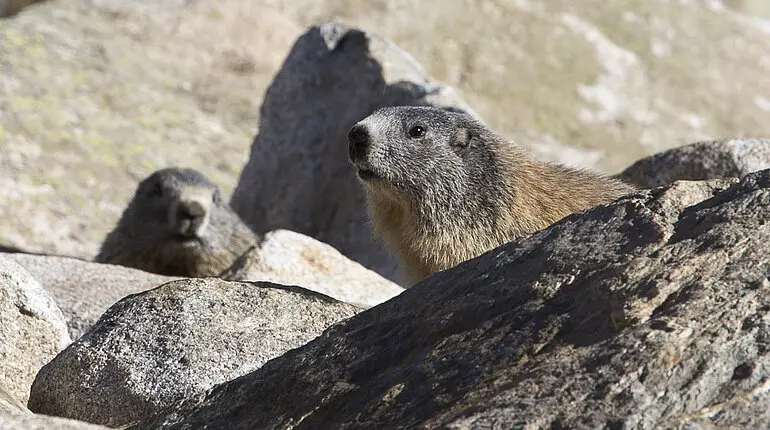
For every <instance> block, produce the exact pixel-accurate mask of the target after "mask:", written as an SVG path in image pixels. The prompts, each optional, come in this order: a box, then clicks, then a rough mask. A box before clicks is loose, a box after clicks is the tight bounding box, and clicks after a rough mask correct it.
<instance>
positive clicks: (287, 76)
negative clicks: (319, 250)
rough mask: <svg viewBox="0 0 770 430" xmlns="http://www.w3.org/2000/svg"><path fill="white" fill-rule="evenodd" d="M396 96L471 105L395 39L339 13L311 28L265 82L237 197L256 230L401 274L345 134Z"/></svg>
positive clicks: (241, 210)
mask: <svg viewBox="0 0 770 430" xmlns="http://www.w3.org/2000/svg"><path fill="white" fill-rule="evenodd" d="M394 104H409V105H411V104H432V105H436V106H455V107H462V108H466V109H468V108H467V106H465V104H464V103H463V102H462V101H461V100H460V99H459V97H458V96H457V95H456V94H455V92H454V90H452V89H451V88H449V87H447V86H445V85H442V84H440V83H438V82H434V81H432V80H430V78H429V76H428V74H427V72H426V71H425V70H423V68H422V66H421V65H420V64H418V63H417V61H416V60H415V59H414V58H412V56H411V55H410V54H408V53H407V52H405V51H403V50H402V49H401V48H399V47H398V46H396V45H394V44H393V43H391V42H390V41H387V40H385V39H382V38H380V37H378V36H376V35H374V34H370V33H365V32H364V31H362V30H360V29H356V28H351V27H345V26H343V25H341V24H337V23H333V22H326V23H323V24H320V25H317V26H313V27H311V28H310V29H309V30H308V31H307V32H306V33H305V34H304V35H302V36H301V37H300V38H299V39H298V40H297V42H296V43H295V45H294V47H293V48H292V50H291V52H290V53H289V55H288V56H287V58H286V61H285V62H284V64H283V66H282V67H281V70H280V71H279V72H278V74H277V75H276V77H275V80H274V81H273V83H272V85H271V86H270V88H269V89H268V90H267V93H266V95H265V99H264V102H263V104H262V109H261V111H260V124H259V134H257V136H256V138H255V139H254V142H253V144H252V146H251V155H250V157H249V161H248V163H247V164H246V166H245V167H244V168H243V171H242V172H241V177H240V179H239V181H238V185H237V186H236V188H235V190H234V191H233V196H232V199H231V201H230V205H231V206H232V208H233V209H234V210H235V211H236V212H237V213H238V214H239V215H240V216H241V218H242V219H243V220H244V221H245V222H246V223H247V224H249V225H251V226H252V227H253V228H254V229H255V230H256V231H257V232H258V233H266V232H267V231H270V230H274V229H279V228H281V229H288V230H293V231H297V232H299V233H303V234H306V235H308V236H311V237H314V238H316V239H318V240H321V241H323V242H325V243H328V244H330V245H332V246H333V247H335V248H337V249H338V250H339V251H340V252H342V253H343V254H344V255H346V256H348V257H349V258H351V259H353V260H356V261H358V262H360V263H361V264H363V265H364V266H366V267H368V268H370V269H373V270H375V271H377V272H378V273H380V274H382V275H384V276H386V277H389V278H390V279H394V280H401V277H400V276H399V274H398V271H397V263H396V260H395V258H394V257H393V256H392V255H391V254H390V253H389V252H387V251H386V250H385V249H384V248H383V246H382V245H381V244H380V243H379V241H377V240H376V239H375V238H373V236H372V234H371V228H370V227H369V224H368V221H367V214H366V206H365V200H364V195H363V192H362V190H361V188H360V184H358V182H357V180H356V177H355V172H354V169H352V168H351V166H350V163H349V161H348V158H347V143H346V142H347V140H346V136H347V133H348V131H349V130H350V127H351V126H352V125H353V124H355V123H356V122H357V121H359V120H361V119H362V118H364V117H366V116H367V115H369V114H370V113H371V112H372V111H374V110H375V109H376V108H377V107H379V106H387V105H394Z"/></svg>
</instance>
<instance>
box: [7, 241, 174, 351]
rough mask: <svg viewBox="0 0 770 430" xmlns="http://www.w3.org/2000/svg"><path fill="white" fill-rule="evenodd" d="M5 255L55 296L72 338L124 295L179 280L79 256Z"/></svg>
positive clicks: (79, 334)
mask: <svg viewBox="0 0 770 430" xmlns="http://www.w3.org/2000/svg"><path fill="white" fill-rule="evenodd" d="M3 257H4V258H7V259H8V260H12V261H15V262H16V263H18V264H19V265H20V266H22V267H24V268H25V269H26V270H27V271H28V272H29V273H31V274H32V276H34V277H35V279H36V280H38V281H39V282H40V284H42V286H43V287H44V288H45V289H46V290H47V291H48V292H49V293H50V294H51V295H52V296H53V298H54V299H55V300H56V303H57V304H58V305H59V308H60V309H61V311H62V313H63V314H64V317H65V319H66V321H67V327H68V329H69V334H70V336H71V337H72V339H77V338H79V337H80V336H81V335H82V334H83V333H85V331H86V330H88V329H89V328H90V327H91V326H92V325H93V324H94V323H95V322H96V320H97V319H99V317H100V316H101V315H102V314H103V313H104V311H106V310H107V309H108V308H109V307H110V306H112V305H113V304H115V302H117V301H119V300H120V299H122V298H123V297H126V296H128V295H131V294H135V293H139V292H142V291H146V290H149V289H152V288H155V287H157V286H159V285H162V284H165V283H166V282H169V281H171V280H174V279H179V278H178V277H171V276H161V275H156V274H154V273H147V272H143V271H141V270H136V269H131V268H128V267H122V266H114V265H111V264H98V263H92V262H90V261H84V260H81V259H77V258H69V257H60V256H53V255H33V254H24V253H16V254H6V255H3Z"/></svg>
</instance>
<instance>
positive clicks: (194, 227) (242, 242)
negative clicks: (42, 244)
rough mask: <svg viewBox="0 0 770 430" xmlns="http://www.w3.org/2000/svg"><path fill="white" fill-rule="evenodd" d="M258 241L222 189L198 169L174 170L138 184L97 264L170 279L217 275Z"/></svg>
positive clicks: (164, 171)
mask: <svg viewBox="0 0 770 430" xmlns="http://www.w3.org/2000/svg"><path fill="white" fill-rule="evenodd" d="M259 242H260V239H259V236H258V235H256V234H255V233H254V232H252V231H251V230H250V229H249V228H248V227H247V226H246V224H244V223H243V222H242V220H241V219H240V218H239V217H238V215H236V214H235V212H233V211H232V210H231V209H230V207H229V206H228V205H227V203H225V202H224V201H223V200H222V197H221V195H220V191H219V187H217V186H216V185H215V184H213V183H212V182H211V181H209V180H208V178H206V176H204V175H203V174H202V173H200V172H198V171H197V170H194V169H187V168H177V167H171V168H165V169H160V170H158V171H156V172H154V173H152V174H151V175H150V176H148V177H147V178H145V179H144V180H142V181H141V182H140V183H139V185H138V186H137V189H136V192H135V194H134V197H133V199H132V200H131V202H130V203H129V204H128V207H127V208H126V209H125V211H124V212H123V214H122V215H121V217H120V221H118V225H117V226H116V227H115V229H114V230H112V231H111V232H110V233H109V234H108V235H107V237H106V238H105V240H104V242H103V243H102V246H101V250H100V251H99V254H98V255H97V256H96V257H95V258H94V261H96V262H99V263H110V264H116V265H121V266H127V267H133V268H136V269H141V270H144V271H147V272H153V273H158V274H162V275H170V276H187V277H205V276H219V275H220V274H221V273H223V272H224V271H226V270H227V269H228V268H230V267H231V265H232V264H233V263H234V262H235V261H236V260H237V259H238V258H239V257H240V256H242V255H244V254H246V253H247V252H249V251H250V250H251V249H253V248H254V247H255V246H258V245H259Z"/></svg>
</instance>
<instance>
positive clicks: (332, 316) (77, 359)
mask: <svg viewBox="0 0 770 430" xmlns="http://www.w3.org/2000/svg"><path fill="white" fill-rule="evenodd" d="M358 311H359V309H358V308H356V307H354V306H352V305H349V304H345V303H341V302H338V301H336V300H333V299H331V298H329V297H327V296H323V295H321V294H318V293H312V292H310V291H308V290H303V289H301V288H294V287H282V286H280V285H275V284H268V283H254V284H250V283H230V282H226V281H223V280H220V279H217V278H202V279H186V280H179V281H172V282H169V283H167V284H165V285H163V286H161V287H158V288H156V289H153V290H150V291H147V292H144V293H140V294H135V295H131V296H129V297H126V298H125V299H123V300H121V301H120V302H118V303H116V304H115V305H114V306H112V307H110V308H109V309H108V310H107V312H105V314H104V315H102V317H101V318H100V319H99V320H98V321H97V323H96V324H95V325H94V327H93V328H92V329H91V330H90V331H89V332H87V333H86V334H85V335H83V336H82V337H81V338H80V339H78V340H77V341H75V342H74V343H73V344H72V345H70V346H69V347H68V348H67V349H65V350H64V351H62V352H61V354H59V355H58V356H57V357H56V358H55V359H54V360H53V361H51V362H50V363H48V364H47V365H46V366H45V367H43V368H42V369H41V370H40V372H39V373H38V375H37V377H36V378H35V382H34V384H33V385H32V394H31V397H30V400H29V403H28V406H29V408H30V410H32V411H33V412H36V413H42V414H46V415H54V416H61V417H67V418H74V419H79V420H83V421H87V422H92V423H96V424H102V425H107V426H110V427H115V426H120V425H124V424H127V423H130V422H132V421H134V420H138V419H142V418H146V417H147V416H149V415H151V414H153V413H154V412H157V411H158V410H159V409H161V408H163V407H166V406H170V405H173V404H175V403H176V402H178V401H180V400H182V399H184V398H187V397H190V396H195V395H200V394H202V393H205V392H206V391H207V390H209V389H211V388H212V387H214V386H215V385H217V384H220V383H222V382H225V381H229V380H232V379H235V378H237V377H239V376H241V375H244V374H247V373H249V372H252V371H254V370H255V369H257V368H259V367H260V366H262V365H263V364H264V363H265V362H267V361H268V360H270V359H272V358H275V357H277V356H279V355H281V354H283V353H284V352H286V351H288V350H290V349H292V348H296V347H298V346H301V345H302V344H304V343H306V342H307V341H309V340H311V339H313V338H314V337H316V336H318V335H319V334H321V332H322V331H323V330H324V329H326V328H327V327H329V326H330V325H332V324H334V323H337V322H339V321H341V320H343V319H345V318H348V317H350V316H352V315H355V314H356V313H357V312H358Z"/></svg>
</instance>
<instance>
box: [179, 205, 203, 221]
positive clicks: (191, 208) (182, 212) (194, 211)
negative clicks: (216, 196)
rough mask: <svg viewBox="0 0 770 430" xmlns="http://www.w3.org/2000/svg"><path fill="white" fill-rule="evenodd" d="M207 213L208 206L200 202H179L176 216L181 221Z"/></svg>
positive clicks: (190, 219)
mask: <svg viewBox="0 0 770 430" xmlns="http://www.w3.org/2000/svg"><path fill="white" fill-rule="evenodd" d="M204 215H206V208H204V207H203V205H202V204H201V203H200V202H196V201H188V202H179V207H178V208H177V211H176V217H177V219H178V220H179V221H192V220H196V219H198V218H201V217H203V216H204Z"/></svg>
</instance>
